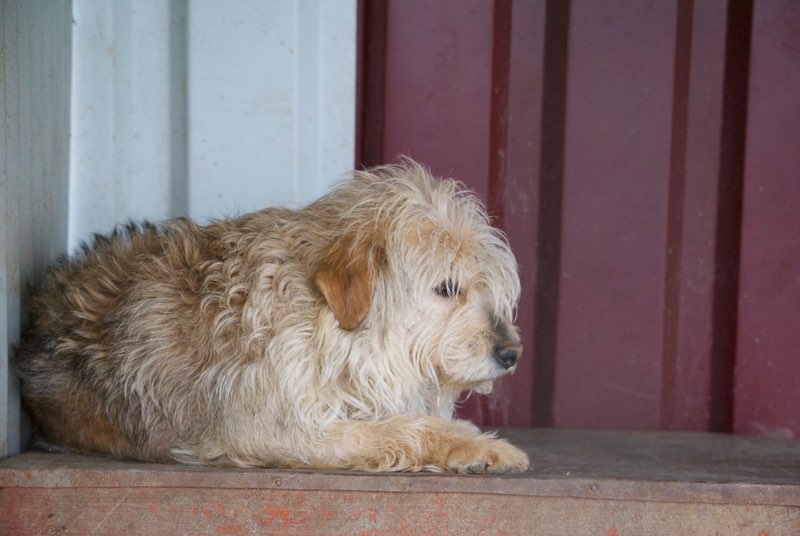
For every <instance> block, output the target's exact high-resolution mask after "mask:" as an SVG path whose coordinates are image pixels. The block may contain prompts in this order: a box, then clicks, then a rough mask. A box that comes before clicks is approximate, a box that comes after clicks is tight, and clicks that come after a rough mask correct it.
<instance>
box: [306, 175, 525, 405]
mask: <svg viewBox="0 0 800 536" xmlns="http://www.w3.org/2000/svg"><path fill="white" fill-rule="evenodd" d="M362 182H363V184H361V185H360V186H361V190H362V191H360V194H359V199H360V200H359V201H358V202H357V203H356V207H355V208H353V209H352V210H351V211H350V212H349V213H348V214H347V216H346V218H352V222H349V223H347V224H344V225H343V233H342V235H341V237H340V239H339V240H338V241H336V242H335V243H334V245H333V246H332V247H331V248H330V249H329V250H328V252H327V253H326V255H325V258H324V260H323V261H322V263H321V264H320V269H319V270H318V272H317V275H316V282H317V285H318V287H319V288H320V289H321V290H322V292H323V294H324V296H325V299H326V301H327V304H328V306H330V308H331V310H332V311H333V312H334V314H335V316H336V318H337V320H338V321H339V324H340V326H341V327H342V328H343V329H345V330H350V331H357V330H364V329H368V330H372V331H373V332H374V333H373V335H375V336H376V337H379V338H380V340H382V341H383V347H384V348H385V349H386V351H387V352H388V353H389V354H398V353H400V354H403V355H390V356H389V358H391V359H408V360H410V361H411V363H413V365H414V367H415V368H417V369H418V370H420V371H421V373H422V374H423V375H424V376H426V377H428V378H430V379H431V380H433V381H435V382H436V383H438V384H439V385H440V386H447V387H452V388H454V389H455V390H462V389H475V390H479V391H488V390H490V388H491V382H492V381H493V380H494V379H496V378H498V377H499V376H502V375H503V374H506V373H508V372H511V371H513V370H514V369H515V367H516V363H517V361H518V359H519V358H520V356H521V353H522V345H521V344H520V340H519V336H518V334H517V330H516V328H515V327H514V325H513V313H514V308H515V306H516V303H517V300H518V298H519V293H520V283H519V277H518V275H517V266H516V261H515V259H514V255H513V253H512V252H511V249H510V248H509V246H508V244H507V242H506V241H505V239H504V237H503V236H502V234H501V233H500V232H499V231H498V230H497V229H494V228H493V227H491V225H490V224H489V221H488V218H487V216H486V213H485V211H484V209H483V207H482V206H481V204H480V203H479V202H478V201H477V199H476V198H475V197H474V196H473V195H472V194H470V193H468V192H466V191H464V190H462V189H461V188H460V187H459V186H458V185H457V184H456V183H454V182H452V181H438V180H436V179H433V178H431V177H430V176H429V175H428V174H427V172H425V171H424V170H422V169H421V168H418V169H416V170H415V173H412V174H411V175H410V176H405V177H401V178H397V177H393V178H392V179H391V180H388V181H387V180H386V178H385V177H384V178H383V180H369V178H363V177H362ZM362 212H363V213H362ZM359 222H360V223H359Z"/></svg>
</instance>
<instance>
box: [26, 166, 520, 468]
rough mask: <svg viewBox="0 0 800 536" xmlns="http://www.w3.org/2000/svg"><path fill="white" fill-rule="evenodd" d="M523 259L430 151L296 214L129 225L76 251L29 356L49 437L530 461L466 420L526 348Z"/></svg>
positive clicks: (52, 279)
mask: <svg viewBox="0 0 800 536" xmlns="http://www.w3.org/2000/svg"><path fill="white" fill-rule="evenodd" d="M519 294H520V281H519V276H518V273H517V265H516V261H515V258H514V255H513V253H512V251H511V249H510V247H509V245H508V243H507V240H506V239H505V237H504V235H503V234H502V233H501V232H500V231H499V230H498V229H496V228H494V227H492V226H491V225H490V221H489V217H488V216H487V213H486V211H485V208H484V207H483V206H482V204H481V203H480V201H479V200H478V199H477V197H476V196H475V195H474V194H473V193H471V192H469V191H468V190H467V189H465V188H464V187H463V186H462V185H461V184H460V183H457V182H455V181H453V180H451V179H446V180H441V179H437V178H434V177H433V176H432V175H431V173H430V171H428V170H427V169H426V168H425V167H423V166H421V165H420V164H418V163H415V162H413V161H411V160H404V161H402V162H401V163H400V164H396V165H389V166H382V167H377V168H374V169H371V170H366V171H356V172H353V173H352V174H350V175H349V176H348V178H346V179H344V180H343V181H342V182H341V183H340V184H339V185H338V186H337V187H335V188H334V189H333V190H332V191H331V192H330V193H328V194H327V195H325V196H323V197H321V198H320V199H319V200H317V201H315V202H313V203H311V204H310V205H308V206H306V207H304V208H300V209H297V210H290V209H287V208H268V209H265V210H261V211H257V212H254V213H251V214H247V215H244V216H241V217H236V218H231V219H221V220H216V221H212V222H211V223H209V224H207V225H205V226H201V225H198V224H197V223H195V222H193V221H191V220H189V219H186V218H179V219H175V220H172V221H168V222H166V223H163V224H160V225H157V226H156V225H152V224H147V223H145V224H133V223H131V224H128V225H127V226H120V227H118V228H117V229H116V230H115V231H114V232H113V234H110V235H107V236H99V235H97V236H95V237H94V239H93V241H92V244H91V245H88V244H83V245H82V246H81V248H80V250H79V251H78V252H77V254H75V255H73V256H72V257H64V258H62V259H60V260H59V261H58V262H57V263H56V264H55V266H54V267H52V268H51V269H50V271H49V273H48V275H47V277H46V280H45V283H44V285H43V287H42V289H41V291H40V292H39V293H38V294H36V295H35V296H34V297H33V298H32V305H31V313H32V314H31V318H32V321H31V326H30V328H29V329H28V330H27V333H26V335H25V336H24V338H23V341H22V343H21V346H20V348H19V352H18V366H17V368H18V374H19V377H20V385H21V390H22V393H23V402H24V405H25V408H26V410H27V411H28V413H29V415H31V416H32V419H33V421H34V422H35V423H36V427H37V430H38V431H37V433H38V435H40V436H41V437H43V438H44V439H45V440H46V441H48V442H50V443H51V444H55V445H60V446H62V447H66V448H68V449H77V450H79V451H87V452H92V453H101V454H105V455H111V456H116V457H123V458H133V459H140V460H149V461H161V462H167V461H170V462H173V463H174V462H175V461H176V460H177V461H179V462H184V463H195V464H207V465H220V466H240V467H288V468H302V467H306V468H321V469H353V470H362V471H450V472H456V473H495V474H501V473H507V472H518V471H524V470H525V469H526V468H527V467H528V463H529V461H528V456H527V455H526V454H525V453H524V452H523V451H522V450H520V449H519V448H517V447H515V446H513V445H511V444H510V443H509V442H507V441H506V440H504V439H499V438H497V437H495V436H494V435H492V434H483V433H481V431H480V430H479V429H478V428H477V427H476V426H474V425H473V424H471V423H469V422H467V421H463V420H456V419H454V418H453V413H454V406H455V402H456V400H457V398H458V396H459V394H460V393H462V392H464V391H478V392H483V393H486V392H489V391H491V386H492V383H493V381H494V380H495V379H497V378H499V377H501V376H503V375H505V374H507V373H509V372H512V371H513V370H514V369H515V367H516V364H517V361H518V360H519V359H520V357H521V354H522V345H521V343H520V338H519V336H518V331H517V328H516V327H515V326H514V325H513V315H514V311H515V308H516V304H517V301H518V298H519Z"/></svg>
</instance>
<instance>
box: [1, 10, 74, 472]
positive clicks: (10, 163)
mask: <svg viewBox="0 0 800 536" xmlns="http://www.w3.org/2000/svg"><path fill="white" fill-rule="evenodd" d="M70 26H71V13H70V3H69V2H68V1H55V0H54V1H52V2H42V3H39V2H29V1H25V0H4V1H2V2H0V211H2V220H0V222H1V223H0V457H4V456H7V455H9V454H14V453H16V452H19V450H20V447H21V438H22V434H21V414H20V404H19V392H18V388H17V385H16V382H15V379H14V374H13V372H12V367H11V362H12V354H13V348H14V346H15V345H16V344H18V343H19V338H20V333H21V326H22V324H23V323H24V321H25V312H24V311H25V304H26V302H27V292H26V290H27V288H26V287H27V286H28V285H29V284H35V283H37V282H39V281H40V280H41V278H42V276H43V274H44V270H45V268H46V266H47V265H48V264H49V263H50V262H51V261H52V260H53V258H54V257H55V256H56V255H57V254H59V253H61V252H63V251H64V249H65V246H66V240H67V233H66V220H67V213H66V209H67V180H68V154H69V151H68V149H69V80H70Z"/></svg>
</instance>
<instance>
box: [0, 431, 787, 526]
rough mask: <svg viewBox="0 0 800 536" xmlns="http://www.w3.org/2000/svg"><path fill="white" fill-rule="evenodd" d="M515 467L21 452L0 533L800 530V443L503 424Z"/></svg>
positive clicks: (0, 507)
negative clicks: (448, 468)
mask: <svg viewBox="0 0 800 536" xmlns="http://www.w3.org/2000/svg"><path fill="white" fill-rule="evenodd" d="M508 432H509V435H510V437H511V439H512V440H513V441H515V442H516V443H518V444H520V445H522V446H523V447H524V448H525V449H526V450H527V451H528V452H529V453H530V455H531V459H532V461H533V464H534V466H533V469H531V470H529V471H528V472H526V473H524V474H521V475H510V476H488V477H485V476H477V475H473V476H459V475H442V474H364V473H353V472H343V471H338V472H337V471H324V472H323V471H296V470H276V469H235V468H232V469H219V468H209V467H199V466H183V465H163V464H146V463H138V462H128V461H121V460H112V459H107V458H100V457H93V456H81V455H65V454H51V453H42V452H28V453H25V454H23V455H21V456H18V457H15V458H11V459H8V460H5V461H2V462H0V511H2V512H3V515H2V516H1V517H0V534H4V535H16V534H31V533H39V534H45V533H47V534H88V533H93V534H121V533H125V534H253V533H258V532H264V531H268V532H270V533H278V534H281V533H283V534H503V533H505V534H529V533H530V531H531V527H536V530H537V531H538V533H540V534H569V535H580V534H608V535H619V534H625V535H631V534H673V533H677V534H688V533H697V534H714V533H720V534H743V535H752V536H764V535H765V534H769V535H770V536H776V535H783V534H785V535H787V536H788V535H793V534H796V533H797V531H798V530H800V443H798V442H794V441H779V440H767V439H763V438H752V437H736V436H728V435H714V434H696V433H648V432H597V431H588V432H587V431H567V430H509V431H508Z"/></svg>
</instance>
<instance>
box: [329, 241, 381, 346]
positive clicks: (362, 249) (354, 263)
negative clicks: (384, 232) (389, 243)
mask: <svg viewBox="0 0 800 536" xmlns="http://www.w3.org/2000/svg"><path fill="white" fill-rule="evenodd" d="M344 244H347V241H344V242H343V243H342V242H340V243H337V244H334V246H333V247H331V249H330V250H329V251H328V253H327V254H326V255H325V256H324V258H323V260H322V262H321V263H320V264H319V266H318V268H317V273H316V275H315V276H314V282H315V283H316V284H317V287H319V289H320V291H321V292H322V295H323V296H325V301H327V302H328V306H329V307H330V308H331V309H332V310H333V314H334V316H336V320H338V321H339V325H340V326H341V327H342V329H345V330H347V331H352V330H354V329H356V328H357V327H358V326H360V325H361V322H363V320H364V318H366V316H367V313H368V312H369V308H370V304H371V303H372V287H373V284H374V282H375V275H376V274H377V271H378V270H379V269H380V266H381V265H382V264H383V263H384V262H385V258H386V257H385V253H384V249H383V247H381V246H380V245H378V244H377V243H374V242H373V243H366V242H365V243H362V244H359V245H358V246H357V247H355V248H353V247H347V246H346V245H344Z"/></svg>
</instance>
